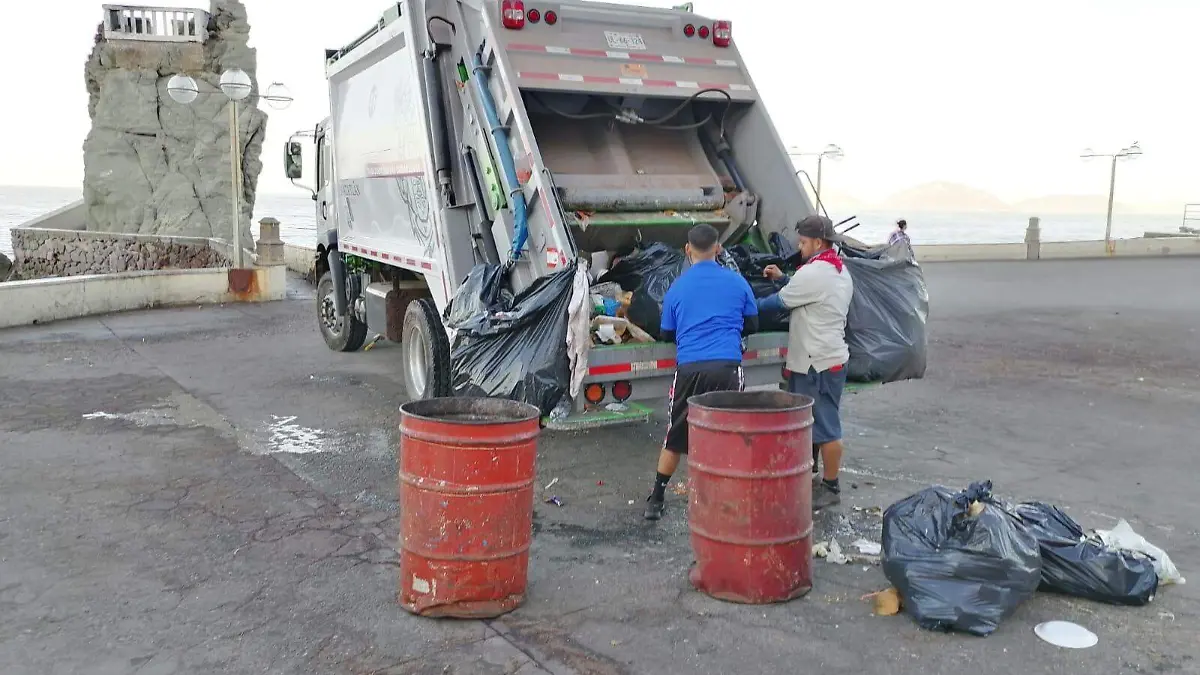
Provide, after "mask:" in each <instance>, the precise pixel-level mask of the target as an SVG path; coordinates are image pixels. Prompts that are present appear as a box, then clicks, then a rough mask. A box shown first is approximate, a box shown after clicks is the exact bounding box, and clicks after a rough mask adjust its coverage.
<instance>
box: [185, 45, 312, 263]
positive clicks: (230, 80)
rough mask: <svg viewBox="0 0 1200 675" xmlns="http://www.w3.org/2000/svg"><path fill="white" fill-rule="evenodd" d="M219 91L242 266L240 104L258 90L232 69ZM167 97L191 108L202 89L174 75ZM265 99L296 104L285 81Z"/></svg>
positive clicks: (278, 105)
mask: <svg viewBox="0 0 1200 675" xmlns="http://www.w3.org/2000/svg"><path fill="white" fill-rule="evenodd" d="M219 88H220V90H221V93H223V94H224V95H225V96H226V98H228V99H229V164H230V174H231V178H232V182H231V184H230V186H229V192H230V195H231V196H230V202H231V204H232V206H233V211H232V218H233V225H232V229H231V232H232V240H231V243H232V244H233V260H232V263H233V266H234V268H237V269H240V268H241V267H242V266H243V265H242V189H243V187H244V186H243V185H242V146H241V142H240V141H239V139H238V103H239V102H241V101H244V100H246V99H247V98H249V96H250V94H251V92H253V91H254V82H253V81H252V80H251V79H250V75H249V74H248V73H246V71H244V70H242V69H241V68H230V69H229V70H226V71H225V72H223V73H221V80H220V82H219ZM167 94H169V95H170V97H171V98H172V99H173V100H174V101H175V102H176V103H179V104H182V105H189V104H191V103H192V102H194V101H195V100H196V98H197V97H199V96H200V87H199V85H198V84H197V83H196V80H195V79H194V78H192V77H191V76H190V75H182V74H180V75H172V76H171V79H169V80H167ZM259 98H261V99H264V100H265V101H266V102H267V105H269V106H271V107H272V108H275V109H276V110H282V109H284V108H286V107H288V106H289V105H290V104H291V103H292V96H291V93H290V92H289V91H288V88H287V86H285V85H284V84H283V83H282V82H273V83H272V84H271V86H269V87H267V91H266V93H265V94H260V95H259Z"/></svg>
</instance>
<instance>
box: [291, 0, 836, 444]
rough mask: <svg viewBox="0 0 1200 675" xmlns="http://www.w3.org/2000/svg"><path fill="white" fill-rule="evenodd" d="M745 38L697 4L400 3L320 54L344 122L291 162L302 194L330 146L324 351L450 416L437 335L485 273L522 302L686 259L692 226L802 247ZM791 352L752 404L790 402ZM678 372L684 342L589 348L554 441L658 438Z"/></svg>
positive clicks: (317, 136) (322, 279)
mask: <svg viewBox="0 0 1200 675" xmlns="http://www.w3.org/2000/svg"><path fill="white" fill-rule="evenodd" d="M733 30H734V26H733V24H732V22H731V21H729V20H728V19H719V18H711V17H707V16H702V15H700V14H697V13H696V12H695V11H693V8H692V6H691V4H690V3H689V4H687V5H683V6H681V7H676V8H673V9H659V8H650V7H640V6H632V5H618V4H608V3H601V2H590V1H580V0H403V1H401V2H396V3H394V4H391V5H390V6H388V7H387V8H386V9H385V11H384V12H383V14H382V16H381V17H380V18H379V20H378V21H377V22H376V23H375V24H374V25H373V26H371V27H370V29H369V30H367V31H366V32H365V33H363V34H362V35H361V36H360V37H358V38H357V39H355V40H353V41H352V42H350V43H349V44H347V45H346V46H344V47H341V48H339V49H329V50H326V51H325V75H326V79H327V81H328V86H329V97H330V111H331V112H330V116H329V117H328V118H327V119H325V120H324V121H323V122H321V123H319V124H318V125H316V127H315V128H311V129H309V130H307V131H305V132H302V133H298V134H297V135H295V136H293V137H292V138H291V139H290V140H289V141H288V142H287V146H286V148H285V157H284V160H285V161H284V164H285V172H286V175H287V176H288V177H289V178H290V179H292V181H293V183H296V182H297V181H299V180H301V178H302V176H303V157H304V155H305V154H306V153H305V150H304V147H303V146H304V143H302V142H301V141H302V140H311V142H313V143H314V144H315V153H308V154H310V156H312V157H314V158H315V161H314V163H315V178H314V179H313V180H312V182H311V183H309V185H308V189H309V190H311V191H312V196H313V199H314V201H315V203H316V220H317V233H318V234H317V242H316V261H315V264H316V268H315V269H316V274H317V278H318V282H317V302H316V305H317V315H318V325H319V327H320V331H321V334H322V336H323V337H324V339H325V342H326V343H327V345H328V346H329V347H330V348H331V349H333V350H337V351H356V350H359V349H360V348H362V347H363V346H364V343H365V342H366V341H367V340H368V338H369V337H372V338H373V339H379V338H380V337H382V338H386V339H387V340H390V341H395V342H398V343H399V344H400V349H399V354H400V359H401V370H402V372H403V377H404V380H405V386H406V388H407V390H408V392H409V395H410V396H411V397H413V398H431V397H437V396H445V395H449V394H450V391H449V390H450V378H449V375H448V373H449V369H450V358H451V353H450V349H451V343H450V336H449V335H448V331H447V329H446V327H445V326H444V325H443V316H444V313H445V311H446V309H447V305H448V303H449V302H450V300H451V298H452V297H453V295H454V293H455V291H456V290H457V288H458V287H459V286H460V285H461V284H462V283H463V280H464V279H465V278H466V277H467V275H468V273H469V271H470V270H471V269H472V268H473V267H474V266H475V265H476V264H479V263H492V264H498V265H507V266H509V273H508V275H507V279H508V283H510V284H511V286H512V288H511V291H512V292H514V293H518V292H520V291H521V290H522V289H524V288H526V287H528V286H529V285H530V284H531V283H533V282H534V281H535V280H536V279H538V278H540V277H543V276H545V275H549V274H554V273H556V272H560V271H562V270H564V269H568V268H570V267H572V266H574V265H577V264H578V265H585V266H588V267H592V263H593V262H596V261H600V262H599V263H598V264H600V265H602V264H603V263H602V261H603V259H604V258H605V257H607V255H606V254H608V253H612V252H620V251H628V250H630V249H631V248H634V247H637V246H639V245H645V244H646V243H647V242H662V243H664V244H667V245H669V246H673V247H681V246H683V245H684V243H685V242H686V238H687V232H688V230H689V229H690V228H691V227H692V226H693V225H695V224H697V223H709V224H711V225H713V226H715V227H716V228H717V229H718V231H719V232H720V233H721V238H722V241H723V242H724V243H726V244H730V243H733V242H740V241H743V240H744V239H745V238H746V237H747V236H753V237H760V238H761V239H758V241H763V240H766V239H767V238H768V237H769V236H770V235H771V234H773V233H783V235H784V236H788V237H790V236H791V232H792V226H793V225H794V224H795V223H796V221H798V220H799V219H801V218H802V217H804V216H806V215H809V214H811V213H813V212H814V211H813V205H812V202H811V201H810V200H809V198H808V195H807V193H806V192H805V190H804V188H803V187H802V185H801V183H800V179H799V178H798V177H797V175H796V172H795V169H794V167H793V166H792V162H791V160H790V158H789V157H788V154H787V151H786V149H785V147H784V145H783V143H782V141H781V139H780V137H779V134H778V133H777V131H776V130H775V127H774V125H773V124H772V122H771V118H770V116H769V115H768V113H767V110H766V108H765V106H764V104H763V102H762V100H761V98H760V95H759V91H758V89H757V87H756V86H755V83H754V81H753V80H752V79H751V77H750V73H749V71H748V70H747V68H746V64H745V62H744V61H743V59H742V57H741V55H740V53H739V52H738V49H737V42H736V39H735V36H734V32H733ZM302 187H303V186H302ZM599 271H601V270H597V269H594V268H593V269H591V270H590V272H589V273H590V274H592V275H593V279H594V278H595V275H596V273H598V272H599ZM626 290H630V289H626ZM786 352H787V336H786V334H785V333H779V332H774V333H760V334H757V335H753V336H750V337H749V338H747V344H746V353H745V357H744V367H745V374H746V384H747V386H748V387H750V386H755V385H762V386H765V385H776V384H777V383H778V382H779V381H780V372H781V368H782V364H783V361H784V357H785V356H786ZM674 358H675V348H674V345H672V344H669V343H662V342H651V343H634V344H621V345H595V346H592V347H591V348H590V352H589V354H588V370H587V376H586V379H585V380H584V384H583V386H582V387H581V389H580V391H579V394H578V396H577V397H576V398H575V400H574V401H573V404H572V406H571V409H572V413H571V414H570V415H569V416H568V417H567V419H566V420H565V421H562V422H561V424H562V425H563V426H567V427H571V426H575V427H579V426H589V425H606V424H610V423H621V422H630V421H636V420H644V419H646V418H648V416H649V414H650V413H651V412H652V408H653V403H654V402H660V401H661V402H665V401H666V399H667V394H668V390H669V387H670V384H671V381H672V376H673V371H674V366H675V361H674ZM613 403H617V405H612V404H613Z"/></svg>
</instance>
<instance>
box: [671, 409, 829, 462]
mask: <svg viewBox="0 0 1200 675" xmlns="http://www.w3.org/2000/svg"><path fill="white" fill-rule="evenodd" d="M813 403H814V401H813V399H812V398H810V397H808V396H804V395H803V394H791V393H788V392H785V391H714V392H709V393H707V394H698V395H696V396H693V397H691V398H689V399H688V424H689V425H690V426H695V427H700V428H701V429H708V430H710V431H727V430H728V428H727V423H728V421H729V420H730V418H731V417H736V418H738V419H745V418H746V416H747V415H750V416H753V418H758V419H756V421H755V422H754V427H755V429H754V431H756V432H757V433H786V432H789V431H797V430H799V429H804V428H806V427H811V426H812V425H813V417H812V407H813ZM722 421H724V422H725V423H722ZM690 462H691V460H689V463H690Z"/></svg>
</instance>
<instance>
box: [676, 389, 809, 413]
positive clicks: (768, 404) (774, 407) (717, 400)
mask: <svg viewBox="0 0 1200 675" xmlns="http://www.w3.org/2000/svg"><path fill="white" fill-rule="evenodd" d="M813 403H814V401H813V400H812V398H811V397H808V396H805V395H803V394H792V393H789V392H786V391H711V392H709V393H707V394H697V395H696V396H693V397H691V398H689V399H688V410H689V411H690V410H691V409H693V408H695V409H700V410H705V411H708V412H715V413H722V412H732V413H738V414H743V413H753V414H771V415H778V414H781V413H789V412H797V411H800V410H804V409H806V408H812V407H813Z"/></svg>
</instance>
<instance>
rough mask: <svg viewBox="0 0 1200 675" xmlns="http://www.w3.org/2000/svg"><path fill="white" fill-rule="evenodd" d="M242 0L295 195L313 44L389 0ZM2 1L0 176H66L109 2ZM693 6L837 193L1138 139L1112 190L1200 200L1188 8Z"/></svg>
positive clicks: (1015, 187) (1035, 3)
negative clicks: (838, 153)
mask: <svg viewBox="0 0 1200 675" xmlns="http://www.w3.org/2000/svg"><path fill="white" fill-rule="evenodd" d="M679 2H681V0H676V1H674V2H671V1H668V2H661V1H659V2H655V1H654V0H643V2H642V3H641V4H655V5H659V6H663V5H671V4H678V3H679ZM245 3H246V5H247V8H248V10H249V13H250V21H251V27H252V31H251V44H252V45H253V46H255V47H257V48H258V59H259V61H258V76H259V80H260V82H261V83H262V85H263V86H265V85H267V84H269V83H270V82H272V81H276V80H278V81H282V82H285V83H286V84H287V85H288V86H289V87H290V88H291V90H292V92H293V94H294V95H295V97H296V102H295V103H294V104H293V105H292V106H291V107H290V108H289V109H288V110H286V111H283V112H278V111H269V112H270V114H271V121H270V126H269V133H268V137H267V146H266V148H265V149H264V161H265V164H266V167H265V170H264V172H263V177H262V180H261V183H260V187H261V188H262V189H263V190H264V191H267V192H287V191H289V190H291V189H293V188H291V187H290V186H289V184H288V183H287V181H286V180H285V179H284V178H283V177H282V168H281V166H280V164H281V163H280V162H279V161H278V159H279V157H280V156H281V155H282V152H281V150H280V148H281V146H282V144H283V142H284V141H286V140H287V137H288V135H289V134H290V133H291V132H292V131H294V130H296V129H299V128H302V127H311V126H312V125H313V123H315V122H316V121H317V120H319V119H320V118H322V117H323V116H324V115H326V114H327V112H328V109H329V104H328V101H327V97H326V90H325V88H324V78H323V71H322V58H323V50H324V49H325V48H326V47H337V46H341V45H342V44H344V43H346V42H347V41H349V40H351V39H353V38H354V37H355V36H357V35H358V34H360V33H362V32H363V31H364V30H366V29H367V28H368V27H369V26H370V25H371V24H372V23H373V22H374V21H375V20H377V19H378V17H379V14H380V12H381V11H382V9H383V8H384V7H385V6H387V4H388V3H387V2H385V0H337V2H330V1H329V0H245ZM159 4H162V5H166V6H195V5H197V4H200V5H201V6H203V4H204V2H203V1H202V0H201V1H197V0H193V2H187V1H186V0H183V1H180V0H161V2H160V3H159ZM5 5H6V6H5V19H6V20H5V21H4V22H3V24H0V25H2V26H3V28H0V33H2V34H3V42H2V44H4V45H5V46H6V47H7V48H8V50H9V51H8V53H9V55H10V56H9V58H8V59H6V65H5V66H4V70H3V72H2V77H3V85H4V87H3V91H4V94H3V99H4V103H3V105H0V121H2V122H3V124H2V125H0V128H3V129H4V131H5V139H4V152H3V155H2V156H3V157H4V159H5V160H6V161H4V162H2V163H0V184H15V185H61V186H77V185H78V184H79V182H80V180H81V177H82V173H83V160H82V152H81V147H82V144H83V139H84V136H85V135H86V134H87V130H88V124H89V120H88V117H87V94H86V91H85V89H84V81H83V66H84V62H85V60H86V58H87V55H88V52H89V50H90V48H91V43H92V36H93V34H94V31H95V27H96V24H97V23H98V22H99V21H100V19H101V2H97V1H95V0H56V2H54V3H52V4H51V5H46V4H43V3H36V2H23V1H20V2H19V1H17V0H12V1H10V2H6V3H5ZM527 5H528V6H531V7H534V6H536V2H530V1H529V0H527ZM695 6H696V10H697V12H701V13H704V14H708V15H711V16H713V17H714V18H728V19H730V20H732V21H733V34H734V40H735V41H736V42H737V43H738V45H739V46H740V49H741V52H742V55H743V58H744V59H745V61H746V62H747V64H748V65H749V67H750V71H751V74H752V76H753V77H754V79H755V82H756V84H757V86H758V88H759V90H760V92H761V93H762V96H763V98H764V100H765V102H766V105H767V106H768V109H769V110H770V113H771V115H772V117H773V119H774V120H775V124H776V126H777V127H778V128H779V131H780V133H781V135H782V136H783V137H784V140H785V142H786V143H789V144H795V145H800V146H803V147H805V148H811V149H816V148H821V147H823V146H825V145H826V144H828V143H837V144H839V145H841V146H842V148H843V149H844V150H845V153H846V157H845V159H843V160H842V161H840V162H837V163H836V164H827V165H826V170H825V187H826V188H827V189H828V190H830V192H831V193H832V192H837V193H842V194H848V195H852V196H854V197H857V198H859V199H863V200H877V199H881V198H883V197H886V196H887V195H889V194H891V193H894V192H896V191H899V190H902V189H905V188H908V187H911V186H913V185H916V184H919V183H923V182H927V181H934V180H947V181H953V182H960V183H965V184H968V185H972V186H975V187H978V188H982V189H985V190H988V191H990V192H993V193H995V194H996V195H998V196H1000V197H1001V198H1003V199H1006V200H1019V199H1024V198H1030V197H1037V196H1041V195H1047V194H1101V193H1104V192H1106V191H1107V187H1108V186H1107V182H1108V167H1107V165H1105V164H1103V163H1085V162H1082V161H1081V160H1079V159H1078V155H1079V152H1080V150H1082V149H1083V148H1085V147H1093V148H1095V149H1096V150H1100V151H1112V150H1116V149H1118V148H1120V147H1122V146H1123V145H1126V144H1128V143H1131V142H1133V141H1140V142H1141V145H1142V147H1143V149H1144V151H1145V154H1144V155H1143V156H1142V158H1141V159H1139V160H1137V161H1135V162H1131V163H1128V164H1123V165H1122V166H1121V167H1120V169H1119V171H1120V176H1119V180H1118V196H1117V198H1118V201H1121V202H1123V203H1126V204H1139V203H1142V204H1144V203H1156V204H1163V203H1166V204H1172V203H1177V204H1180V205H1182V204H1183V203H1184V202H1186V201H1200V124H1198V123H1197V112H1198V109H1200V88H1197V85H1196V75H1195V74H1196V63H1197V57H1196V54H1195V49H1196V41H1195V39H1196V30H1197V27H1198V26H1200V0H1006V1H1004V2H979V1H975V2H970V1H968V2H964V1H963V0H906V1H904V2H896V1H895V0H836V1H833V0H825V1H815V0H799V1H797V0H697V1H696V2H695ZM48 8H52V9H53V11H52V12H51V13H49V14H48V13H47V10H48ZM26 57H27V58H26ZM743 161H745V160H743Z"/></svg>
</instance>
